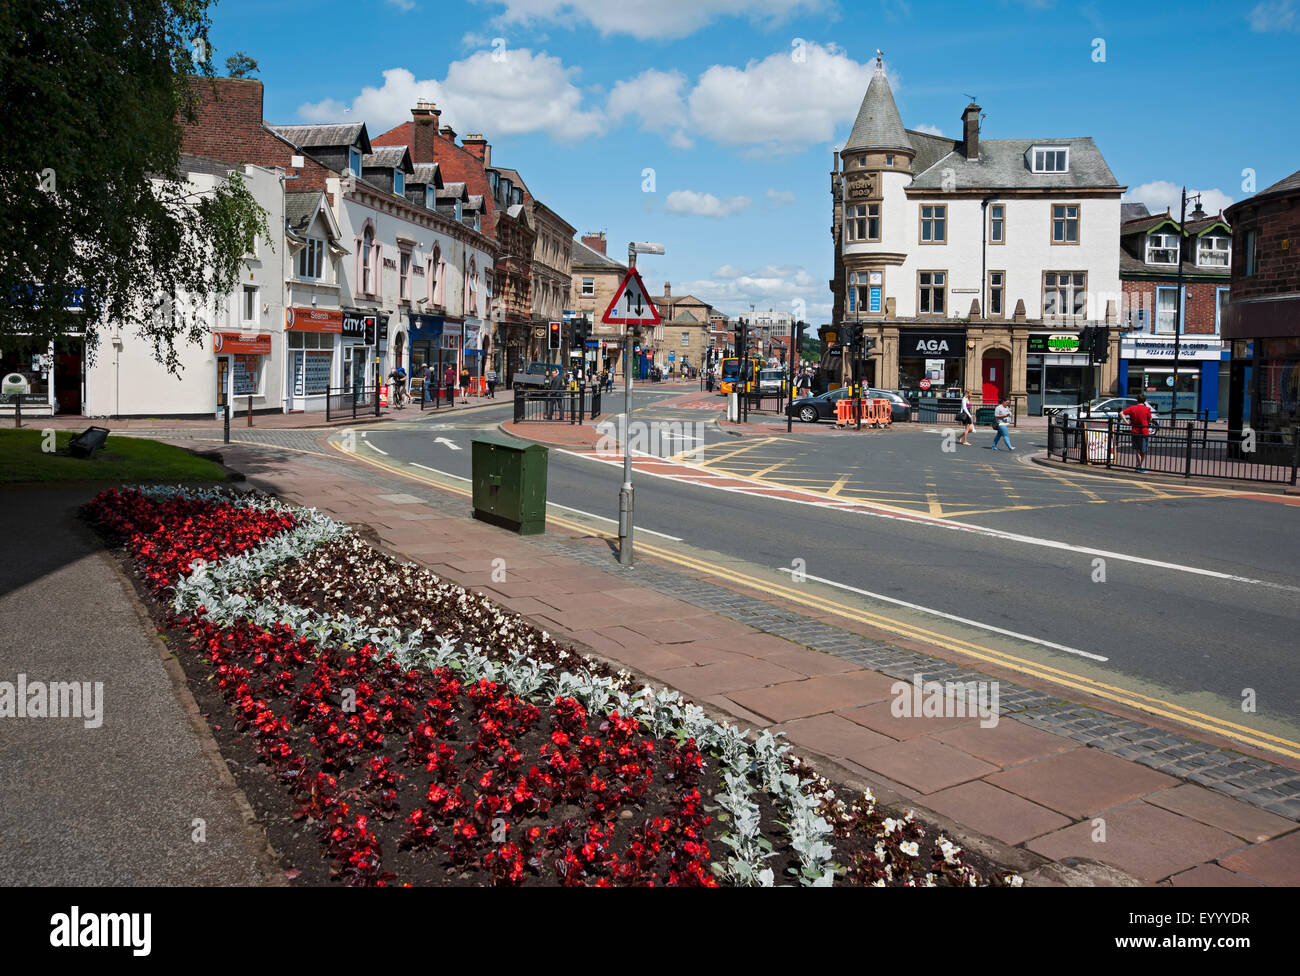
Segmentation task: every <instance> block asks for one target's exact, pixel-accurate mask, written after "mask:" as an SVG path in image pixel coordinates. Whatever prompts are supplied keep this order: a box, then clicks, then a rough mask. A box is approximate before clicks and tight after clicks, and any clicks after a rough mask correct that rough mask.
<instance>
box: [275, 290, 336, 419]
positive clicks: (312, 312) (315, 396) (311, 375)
mask: <svg viewBox="0 0 1300 976" xmlns="http://www.w3.org/2000/svg"><path fill="white" fill-rule="evenodd" d="M342 333H343V313H342V311H340V310H339V309H337V308H305V307H290V308H287V309H285V313H284V337H285V347H286V350H285V353H286V355H285V358H286V367H287V374H286V379H287V383H286V390H287V391H288V393H287V395H286V397H285V401H286V402H285V410H286V411H288V410H324V409H325V400H324V397H325V395H326V394H327V393H329V390H330V387H331V386H332V385H333V384H334V381H335V377H337V376H338V375H339V371H338V369H337V367H336V366H335V360H336V359H337V358H338V356H339V352H340V349H341V346H340V342H339V340H340V339H341V337H342Z"/></svg>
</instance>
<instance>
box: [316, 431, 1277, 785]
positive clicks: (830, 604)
mask: <svg viewBox="0 0 1300 976" xmlns="http://www.w3.org/2000/svg"><path fill="white" fill-rule="evenodd" d="M330 446H331V447H333V448H334V449H335V450H337V451H339V453H341V454H344V455H345V456H347V457H349V458H351V459H353V460H356V461H360V462H361V463H363V464H368V465H370V466H372V467H376V468H379V469H381V470H384V471H387V472H390V473H392V474H399V475H402V476H403V477H406V478H410V479H412V480H413V481H418V482H422V483H424V484H428V485H432V486H433V487H436V488H440V489H443V490H446V491H450V492H453V493H455V494H458V495H462V496H465V497H469V496H470V495H471V494H472V492H471V491H470V489H469V488H468V487H462V486H460V485H448V484H445V483H444V482H441V481H437V480H435V479H433V478H426V477H424V476H422V475H418V474H413V473H411V472H409V471H406V470H405V469H403V468H400V467H398V466H396V465H391V464H387V463H385V462H383V461H379V460H377V459H375V458H370V457H365V456H363V455H360V454H359V453H353V452H347V451H343V450H342V449H341V448H338V447H337V446H336V445H334V443H333V442H330ZM546 518H547V521H548V522H549V523H552V524H555V525H559V526H562V527H564V528H566V529H571V530H574V531H577V532H581V533H585V534H588V535H595V536H597V537H599V538H602V539H615V538H617V536H616V535H614V534H612V533H610V532H608V531H605V530H602V529H594V528H592V527H591V526H589V525H584V524H582V523H581V522H575V521H573V520H572V519H568V518H565V517H563V516H556V515H551V514H549V513H548V514H547V516H546ZM637 550H638V552H639V553H642V554H645V555H648V556H653V557H654V558H656V559H661V560H663V561H664V562H668V563H672V564H674V565H677V566H681V567H683V568H685V569H689V570H692V571H693V572H696V573H702V574H704V575H707V576H712V577H714V578H716V579H724V580H728V581H730V582H732V583H737V584H740V585H741V586H745V587H748V588H750V589H753V590H758V591H759V592H761V593H766V594H769V595H771V596H774V597H776V598H778V599H782V600H789V601H790V602H791V603H797V604H799V605H801V606H805V607H809V608H811V609H814V610H818V611H821V612H823V613H832V614H834V615H836V616H838V617H842V618H844V619H846V620H853V621H856V622H858V623H861V624H866V625H868V626H871V627H876V628H878V629H880V630H883V631H887V632H889V633H891V634H896V635H898V636H900V637H908V638H911V639H913V640H917V641H921V642H923V643H926V644H930V645H932V646H935V647H942V648H944V649H946V650H950V651H954V652H955V653H957V654H961V655H964V656H966V657H970V658H974V659H975V660H978V661H984V662H986V663H988V664H992V665H996V666H998V667H1002V668H1006V669H1008V670H1010V671H1014V672H1017V673H1019V674H1024V675H1028V676H1030V677H1034V678H1038V679H1040V680H1042V681H1048V682H1051V683H1052V684H1054V685H1059V686H1061V687H1063V688H1070V689H1073V690H1074V691H1078V692H1082V693H1083V694H1086V695H1093V696H1095V697H1097V698H1101V699H1104V700H1106V701H1109V702H1114V703H1115V704H1118V705H1124V706H1127V707H1129V708H1133V709H1136V710H1138V711H1141V712H1146V713H1148V714H1151V715H1158V716H1160V717H1162V718H1165V719H1169V720H1170V721H1173V722H1178V723H1179V724H1182V725H1187V726H1191V727H1192V728H1195V729H1200V730H1202V731H1204V732H1210V733H1213V734H1215V735H1220V736H1223V737H1224V738H1227V739H1232V740H1233V741H1236V742H1241V743H1244V744H1246V745H1250V746H1254V747H1255V748H1257V749H1261V750H1264V751H1266V752H1271V753H1276V754H1278V755H1282V756H1287V757H1289V758H1291V759H1300V742H1295V741H1293V740H1291V739H1286V738H1282V737H1281V736H1276V735H1272V734H1270V733H1268V732H1261V731H1259V730H1257V729H1252V728H1249V727H1248V726H1244V725H1238V724H1237V723H1235V722H1229V721H1227V720H1226V719H1222V718H1217V717H1216V716H1213V715H1207V714H1206V713H1204V712H1199V711H1196V710H1195V709H1191V708H1184V707H1183V706H1182V705H1177V704H1174V703H1173V702H1168V701H1165V700H1164V699H1161V698H1153V697H1151V696H1150V695H1144V694H1142V693H1141V692H1136V691H1130V690H1128V689H1126V688H1120V687H1118V686H1116V685H1112V684H1107V683H1106V682H1103V681H1098V680H1096V679H1094V678H1089V677H1086V676H1085V675H1079V674H1075V673H1074V672H1071V671H1065V670H1062V669H1060V668H1056V667H1052V666H1051V665H1048V664H1042V663H1040V662H1038V661H1033V660H1029V659H1027V658H1023V657H1019V656H1017V655H1015V654H1010V653H1007V652H1006V651H999V650H995V649H994V648H991V647H985V646H983V645H982V644H974V643H971V642H970V641H965V640H961V639H960V638H956V637H952V636H950V635H948V634H941V633H938V632H937V631H933V630H928V629H926V628H924V627H920V626H917V625H915V624H907V623H903V622H901V621H898V620H895V619H893V618H891V617H885V616H882V615H880V614H877V613H871V612H869V611H866V610H861V609H859V608H856V607H851V606H848V605H846V604H843V603H837V602H836V601H834V600H828V599H825V598H824V597H821V596H817V597H813V596H808V595H806V594H804V593H800V592H799V591H798V590H796V589H793V588H792V587H789V586H779V585H777V584H775V583H773V582H772V581H770V580H763V579H759V578H758V577H755V576H750V575H748V574H745V573H742V572H738V571H736V570H734V569H728V568H724V567H722V566H719V565H715V564H713V563H709V562H705V561H703V560H700V559H697V558H694V557H691V556H685V555H682V554H681V553H678V552H673V551H671V550H668V549H663V548H661V547H660V546H657V545H653V544H647V543H645V542H638V543H637Z"/></svg>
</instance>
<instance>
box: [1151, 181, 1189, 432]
mask: <svg viewBox="0 0 1300 976" xmlns="http://www.w3.org/2000/svg"><path fill="white" fill-rule="evenodd" d="M1182 199H1183V202H1182V209H1181V212H1180V213H1179V215H1178V288H1177V290H1176V292H1175V298H1174V377H1173V378H1174V399H1173V401H1172V403H1171V405H1170V408H1169V417H1170V420H1171V421H1173V422H1174V423H1177V422H1178V355H1179V352H1180V349H1179V333H1180V332H1182V331H1183V225H1184V224H1185V223H1187V187H1183V198H1182ZM1159 316H1160V310H1159V309H1156V318H1157V328H1158V327H1159V321H1158V320H1159Z"/></svg>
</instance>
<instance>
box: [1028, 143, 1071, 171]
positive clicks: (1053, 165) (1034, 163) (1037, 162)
mask: <svg viewBox="0 0 1300 976" xmlns="http://www.w3.org/2000/svg"><path fill="white" fill-rule="evenodd" d="M1029 168H1030V169H1031V170H1033V172H1035V173H1068V172H1069V171H1070V150H1069V148H1067V147H1065V146H1034V147H1033V148H1032V149H1030V150H1029Z"/></svg>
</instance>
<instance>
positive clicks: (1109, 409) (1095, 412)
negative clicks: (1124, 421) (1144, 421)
mask: <svg viewBox="0 0 1300 976" xmlns="http://www.w3.org/2000/svg"><path fill="white" fill-rule="evenodd" d="M1136 405H1137V400H1135V399H1134V398H1133V397H1097V398H1096V399H1095V400H1092V401H1090V402H1089V403H1086V404H1084V405H1082V406H1077V405H1076V406H1073V407H1061V408H1060V409H1058V410H1057V411H1056V412H1055V414H1054V416H1056V417H1068V418H1070V419H1071V420H1074V419H1075V418H1077V417H1083V418H1085V419H1087V418H1088V417H1091V418H1092V419H1093V420H1105V419H1106V418H1107V417H1119V415H1120V413H1121V412H1123V411H1124V410H1126V409H1128V408H1129V407H1132V406H1136ZM1147 406H1148V407H1151V404H1150V402H1148V403H1147ZM1156 417H1157V413H1156V408H1155V407H1151V418H1152V419H1153V420H1154V419H1155V418H1156Z"/></svg>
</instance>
